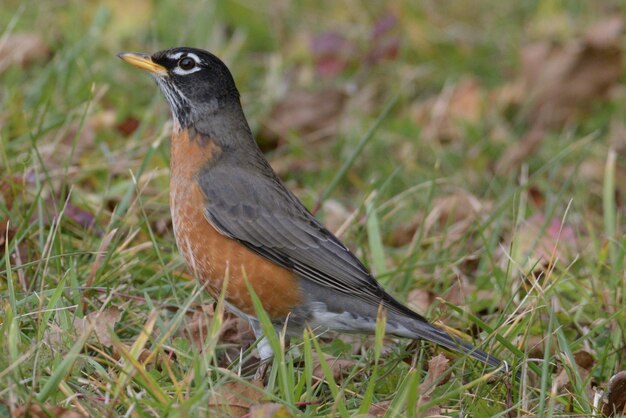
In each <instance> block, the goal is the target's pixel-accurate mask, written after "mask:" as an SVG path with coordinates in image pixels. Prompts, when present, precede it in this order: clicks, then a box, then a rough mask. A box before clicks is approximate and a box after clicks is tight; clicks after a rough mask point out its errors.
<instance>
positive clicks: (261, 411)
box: [249, 403, 293, 418]
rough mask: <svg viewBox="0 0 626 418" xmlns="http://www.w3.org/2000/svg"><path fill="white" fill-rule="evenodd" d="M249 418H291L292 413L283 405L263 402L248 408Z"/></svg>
mask: <svg viewBox="0 0 626 418" xmlns="http://www.w3.org/2000/svg"><path fill="white" fill-rule="evenodd" d="M249 416H250V418H291V417H293V415H292V414H291V412H289V409H287V407H286V406H285V405H281V404H279V403H264V404H261V405H253V406H252V407H251V408H250V415H249Z"/></svg>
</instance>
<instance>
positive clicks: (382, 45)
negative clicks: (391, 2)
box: [365, 13, 401, 64]
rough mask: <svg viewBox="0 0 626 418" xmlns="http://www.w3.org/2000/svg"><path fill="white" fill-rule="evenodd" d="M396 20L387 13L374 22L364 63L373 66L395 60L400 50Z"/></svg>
mask: <svg viewBox="0 0 626 418" xmlns="http://www.w3.org/2000/svg"><path fill="white" fill-rule="evenodd" d="M397 29H398V18H397V17H396V16H395V15H393V14H391V13H389V14H387V15H385V16H383V17H381V18H380V19H378V20H377V21H376V23H375V24H374V29H373V30H372V34H371V36H370V42H369V48H368V51H367V52H366V55H365V61H366V62H367V63H370V64H373V63H376V62H378V61H381V60H386V59H395V58H396V57H397V56H398V51H399V50H400V39H401V38H400V35H399V34H397V32H398V31H397Z"/></svg>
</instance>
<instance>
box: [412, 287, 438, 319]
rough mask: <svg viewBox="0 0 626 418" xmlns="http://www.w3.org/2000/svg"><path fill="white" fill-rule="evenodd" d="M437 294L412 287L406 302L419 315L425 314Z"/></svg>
mask: <svg viewBox="0 0 626 418" xmlns="http://www.w3.org/2000/svg"><path fill="white" fill-rule="evenodd" d="M436 297H437V296H436V295H435V294H434V293H433V292H431V291H428V290H424V289H413V290H411V291H410V292H409V294H408V296H407V300H406V304H407V306H408V307H409V308H411V309H413V310H414V311H415V312H417V313H418V314H420V315H426V312H428V309H429V308H430V305H432V304H433V302H434V301H435V298H436Z"/></svg>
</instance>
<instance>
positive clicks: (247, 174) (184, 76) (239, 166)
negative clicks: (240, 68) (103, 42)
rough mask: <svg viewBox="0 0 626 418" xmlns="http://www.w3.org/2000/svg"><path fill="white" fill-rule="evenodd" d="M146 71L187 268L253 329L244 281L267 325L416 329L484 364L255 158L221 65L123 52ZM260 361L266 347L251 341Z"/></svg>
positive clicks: (192, 57) (412, 333) (189, 56)
mask: <svg viewBox="0 0 626 418" xmlns="http://www.w3.org/2000/svg"><path fill="white" fill-rule="evenodd" d="M119 57H120V58H121V59H123V60H124V61H126V62H128V63H130V64H132V65H134V66H135V67H138V68H141V69H144V70H147V71H149V72H150V74H151V75H152V77H153V78H154V79H155V80H156V83H157V84H158V85H159V87H160V88H161V91H162V92H163V93H164V94H165V98H166V99H167V101H168V103H169V106H170V109H171V111H172V116H173V121H174V127H173V133H172V140H171V180H170V207H171V213H172V223H173V226H174V235H175V236H176V243H177V245H178V249H179V251H180V252H181V253H182V255H183V257H184V259H185V261H186V263H187V266H188V267H189V268H190V269H191V270H192V271H193V273H194V274H195V276H196V277H197V278H198V279H199V280H201V281H202V282H203V283H204V284H205V285H206V288H207V289H208V290H209V292H210V293H212V294H213V295H214V296H215V295H219V294H220V292H221V290H222V286H223V284H224V278H225V277H226V276H228V280H227V281H226V289H225V300H226V303H227V306H228V307H229V308H230V309H231V310H233V311H234V312H235V313H237V314H239V315H241V316H242V317H244V318H246V319H248V320H249V321H250V323H251V325H252V327H253V329H254V331H255V334H256V336H257V338H262V330H261V327H260V324H259V322H258V320H257V319H256V318H255V316H254V315H255V310H254V308H253V304H252V300H251V298H250V294H249V291H248V287H247V284H246V280H247V281H248V283H249V284H250V285H251V286H252V288H253V289H254V292H255V293H256V294H257V296H258V297H259V300H260V301H261V302H262V304H263V308H264V309H265V310H266V311H267V313H268V315H269V317H270V318H271V320H272V321H273V323H274V325H275V326H276V328H277V329H282V328H283V326H284V324H285V322H287V330H288V331H289V332H290V333H291V334H297V333H299V332H301V331H302V329H303V328H304V327H308V326H310V327H312V328H313V329H316V330H330V331H338V332H353V333H354V332H356V333H373V332H374V330H375V326H376V317H377V312H378V309H379V306H382V307H383V308H384V310H385V311H386V315H387V318H386V319H387V322H386V332H387V333H389V334H392V335H396V336H399V337H405V338H411V339H425V340H428V341H432V342H434V343H436V344H439V345H441V346H444V347H447V348H448V349H452V350H456V351H460V352H465V353H467V354H469V355H470V356H471V357H473V358H475V359H478V360H480V361H483V362H485V363H487V364H490V365H493V366H499V365H500V364H501V362H500V360H498V359H497V358H496V357H494V356H492V355H489V354H487V353H485V352H483V351H481V350H479V349H477V348H475V347H474V346H472V345H471V344H469V343H467V342H465V341H462V340H460V339H458V338H455V337H453V336H451V335H450V334H448V333H447V332H446V331H444V330H443V329H441V328H438V327H436V326H434V325H432V324H430V323H429V322H428V321H427V320H426V319H425V318H423V317H422V316H421V315H419V314H417V313H415V312H413V311H412V310H411V309H409V308H408V307H406V306H404V305H403V304H402V303H400V302H398V301H397V300H396V299H394V298H393V297H392V296H390V295H389V294H388V293H387V292H385V291H384V290H383V289H382V287H381V286H380V285H379V284H378V283H377V282H376V280H375V279H374V277H373V276H372V274H371V273H370V272H369V271H368V270H367V269H366V268H365V266H364V265H363V264H362V263H361V262H360V261H359V259H357V258H356V256H355V255H354V254H352V252H351V251H350V250H349V249H348V248H347V247H346V246H345V245H344V244H343V243H342V242H341V241H339V239H338V238H337V237H335V236H334V235H333V234H332V233H331V232H330V231H328V230H327V229H326V228H325V227H324V226H323V225H322V224H321V223H320V222H319V221H318V220H317V219H316V218H315V217H314V216H313V215H312V214H311V213H310V212H309V211H308V210H307V208H306V207H304V205H303V204H302V203H301V202H300V201H299V200H298V198H297V197H296V196H295V195H294V194H293V193H292V192H291V191H289V189H287V187H285V185H284V183H283V182H282V181H281V180H280V179H279V178H278V176H277V175H276V173H274V171H273V170H272V168H271V166H270V165H269V163H268V162H267V160H266V159H265V157H264V156H263V154H262V152H261V151H260V149H259V147H258V145H257V144H256V142H255V140H254V138H253V136H252V133H251V131H250V128H249V126H248V122H247V121H246V117H245V115H244V113H243V109H242V107H241V102H240V99H239V92H238V90H237V87H236V86H235V82H234V80H233V77H232V75H231V73H230V71H229V70H228V68H227V67H226V65H225V64H224V63H223V62H222V61H221V60H220V59H219V58H217V57H216V56H215V55H213V54H211V53H209V52H207V51H204V50H200V49H195V48H183V47H181V48H173V49H168V50H164V51H159V52H157V53H155V54H153V55H146V54H139V53H133V52H126V53H121V54H119ZM259 351H260V355H261V358H262V359H267V358H269V357H271V356H272V354H273V353H272V351H271V348H270V347H269V344H268V343H267V340H266V339H261V341H260V343H259Z"/></svg>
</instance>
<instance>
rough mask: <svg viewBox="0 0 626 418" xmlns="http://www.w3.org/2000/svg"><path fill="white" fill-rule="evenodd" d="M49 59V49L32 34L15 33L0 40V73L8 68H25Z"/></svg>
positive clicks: (39, 38) (41, 40) (38, 36)
mask: <svg viewBox="0 0 626 418" xmlns="http://www.w3.org/2000/svg"><path fill="white" fill-rule="evenodd" d="M48 57H50V47H49V46H48V44H47V42H46V41H45V40H44V39H43V38H42V37H41V36H40V35H36V34H33V33H16V34H13V35H9V36H7V37H5V38H3V39H2V40H0V73H2V72H3V71H4V70H6V69H7V68H8V67H10V66H14V65H15V66H20V67H27V66H29V65H31V64H33V63H34V62H37V61H40V60H44V59H47V58H48Z"/></svg>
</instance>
